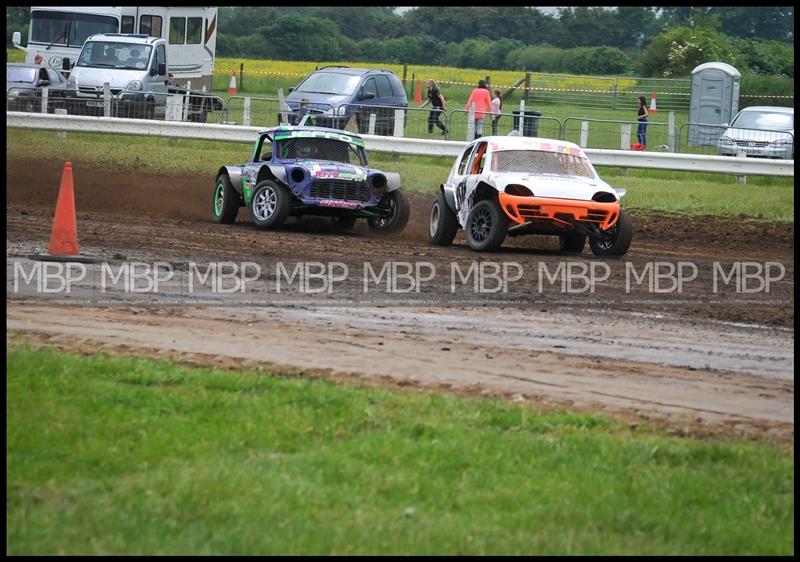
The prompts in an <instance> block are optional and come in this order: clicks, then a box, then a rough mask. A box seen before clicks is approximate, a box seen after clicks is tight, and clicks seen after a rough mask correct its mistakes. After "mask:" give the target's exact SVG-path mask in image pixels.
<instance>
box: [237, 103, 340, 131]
mask: <svg viewBox="0 0 800 562" xmlns="http://www.w3.org/2000/svg"><path fill="white" fill-rule="evenodd" d="M227 108H228V112H227V114H226V116H225V122H227V123H229V124H237V125H244V126H246V127H249V126H254V127H274V126H276V125H279V124H281V123H288V124H291V125H297V124H298V123H299V122H300V120H301V119H302V117H303V115H305V113H306V112H308V113H311V114H313V115H333V112H334V109H335V108H334V107H333V106H332V105H330V104H327V103H309V104H307V105H306V106H305V108H306V110H305V111H303V110H301V108H300V107H299V105H298V104H296V103H293V104H291V105H290V104H288V103H286V102H285V101H284V102H282V101H281V100H280V99H279V98H266V97H254V96H231V97H229V98H228V101H227Z"/></svg>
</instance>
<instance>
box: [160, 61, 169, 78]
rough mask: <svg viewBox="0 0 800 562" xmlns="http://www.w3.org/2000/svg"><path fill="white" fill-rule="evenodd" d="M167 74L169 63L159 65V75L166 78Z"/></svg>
mask: <svg viewBox="0 0 800 562" xmlns="http://www.w3.org/2000/svg"><path fill="white" fill-rule="evenodd" d="M166 74H167V63H165V62H160V63H158V75H159V76H164V75H166Z"/></svg>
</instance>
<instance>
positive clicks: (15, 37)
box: [11, 31, 22, 47]
mask: <svg viewBox="0 0 800 562" xmlns="http://www.w3.org/2000/svg"><path fill="white" fill-rule="evenodd" d="M11 43H13V44H14V46H15V47H17V46H18V45H19V44H20V43H22V34H21V33H20V32H19V31H15V32H14V34H13V35H12V36H11Z"/></svg>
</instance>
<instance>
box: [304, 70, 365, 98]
mask: <svg viewBox="0 0 800 562" xmlns="http://www.w3.org/2000/svg"><path fill="white" fill-rule="evenodd" d="M360 80H361V77H360V76H352V75H350V74H337V73H335V72H316V73H314V74H312V75H311V76H309V77H308V78H306V79H305V81H303V83H302V84H300V85H299V86H298V87H297V90H295V91H296V92H304V93H307V94H332V95H336V96H349V95H352V94H353V92H355V91H356V88H357V87H358V83H359V81H360Z"/></svg>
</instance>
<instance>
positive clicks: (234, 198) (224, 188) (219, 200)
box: [211, 174, 239, 224]
mask: <svg viewBox="0 0 800 562" xmlns="http://www.w3.org/2000/svg"><path fill="white" fill-rule="evenodd" d="M238 213H239V194H238V193H236V190H235V189H233V185H231V180H230V178H229V177H228V175H227V174H222V175H220V176H219V177H217V184H216V186H215V187H214V212H213V213H212V214H211V216H212V218H213V219H214V222H219V223H222V224H233V223H234V222H236V215H237V214H238Z"/></svg>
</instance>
